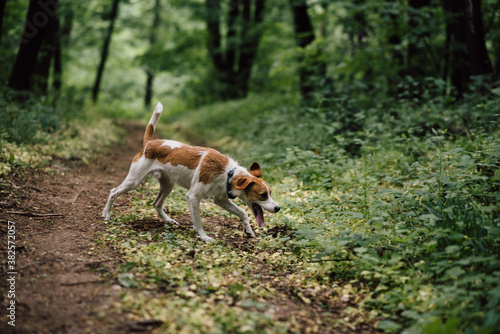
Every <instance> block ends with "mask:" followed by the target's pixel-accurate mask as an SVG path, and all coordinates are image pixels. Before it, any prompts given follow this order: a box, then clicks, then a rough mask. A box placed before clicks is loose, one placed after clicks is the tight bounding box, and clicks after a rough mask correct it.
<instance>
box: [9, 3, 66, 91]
mask: <svg viewBox="0 0 500 334" xmlns="http://www.w3.org/2000/svg"><path fill="white" fill-rule="evenodd" d="M58 7H59V4H58V2H57V0H47V1H41V0H30V3H29V7H28V13H27V14H26V23H25V26H24V31H23V35H22V38H21V43H20V46H19V51H18V53H17V56H16V61H15V63H14V67H13V68H12V72H11V75H10V78H9V82H8V86H9V87H10V88H12V89H15V90H24V91H33V89H34V84H33V77H34V74H35V72H38V73H39V74H40V75H43V76H45V78H44V79H45V80H46V79H47V77H48V72H47V71H45V69H44V70H43V71H40V70H39V69H40V66H44V67H46V66H47V64H45V63H47V59H48V66H49V67H50V59H51V58H50V57H47V58H44V57H42V58H43V59H42V63H44V64H40V62H39V61H38V57H39V53H40V50H41V47H42V43H43V42H44V41H45V45H46V47H47V49H50V48H51V45H50V44H51V43H53V42H54V38H55V29H57V26H58V25H57V12H58ZM52 46H53V44H52ZM35 64H38V67H37V66H36V65H35ZM37 68H38V70H37Z"/></svg>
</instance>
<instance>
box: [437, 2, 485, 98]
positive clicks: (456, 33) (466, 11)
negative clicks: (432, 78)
mask: <svg viewBox="0 0 500 334" xmlns="http://www.w3.org/2000/svg"><path fill="white" fill-rule="evenodd" d="M444 9H445V11H446V12H447V13H448V14H449V15H450V18H449V19H448V21H447V24H446V33H447V39H449V43H450V44H449V55H448V56H447V59H448V62H449V63H448V65H447V66H449V71H450V78H451V82H452V84H453V86H454V87H455V88H456V90H457V93H458V96H459V97H461V96H462V95H463V94H464V93H465V92H466V91H467V89H468V85H469V84H470V82H471V77H472V76H480V75H482V76H486V77H488V76H490V77H491V74H492V71H493V70H492V65H491V61H490V58H489V56H488V51H487V49H486V42H485V34H484V26H483V15H482V12H481V0H445V1H444Z"/></svg>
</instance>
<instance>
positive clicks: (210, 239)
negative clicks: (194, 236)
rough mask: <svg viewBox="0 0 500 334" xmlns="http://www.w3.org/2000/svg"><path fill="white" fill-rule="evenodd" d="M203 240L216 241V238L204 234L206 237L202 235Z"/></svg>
mask: <svg viewBox="0 0 500 334" xmlns="http://www.w3.org/2000/svg"><path fill="white" fill-rule="evenodd" d="M200 238H201V240H203V241H205V242H215V239H214V238H210V237H209V236H208V235H207V236H204V237H200Z"/></svg>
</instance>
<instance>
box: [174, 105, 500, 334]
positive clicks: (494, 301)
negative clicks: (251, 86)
mask: <svg viewBox="0 0 500 334" xmlns="http://www.w3.org/2000/svg"><path fill="white" fill-rule="evenodd" d="M277 101H278V100H277ZM499 106H500V103H498V98H497V97H489V98H483V97H477V96H473V97H470V98H469V99H468V100H466V101H465V102H462V103H461V104H457V105H455V104H450V101H448V100H446V99H441V98H438V99H434V100H432V99H431V100H426V101H425V102H424V101H423V100H422V101H414V100H411V99H406V98H404V99H402V100H401V101H381V102H380V103H378V104H376V105H372V106H368V107H367V106H366V105H365V102H363V101H354V100H348V99H340V98H338V99H336V100H334V101H330V102H329V103H326V104H324V105H323V106H321V107H318V108H310V107H309V108H304V107H293V106H287V107H284V106H281V107H280V106H277V107H275V106H274V105H273V102H272V101H267V102H266V104H265V105H263V104H262V103H259V102H258V101H256V100H254V98H249V99H247V100H246V101H240V102H232V103H227V104H220V105H216V106H214V107H206V108H205V109H204V115H206V116H202V117H201V120H199V119H197V118H198V115H202V114H196V117H192V115H189V116H190V118H189V119H187V118H177V120H178V121H179V120H181V122H182V124H188V125H186V128H191V129H194V131H198V129H200V128H203V126H202V125H201V124H200V123H203V122H205V121H206V119H205V118H203V117H208V118H209V119H216V120H217V121H216V122H217V125H215V124H213V125H212V126H211V127H212V129H213V130H210V131H208V132H202V135H204V136H206V137H205V138H209V139H210V140H211V142H214V143H218V142H219V143H221V142H222V143H224V144H226V143H228V142H232V143H234V142H235V141H236V142H237V143H238V145H224V148H225V149H229V150H230V151H231V152H232V153H233V155H234V156H236V157H238V158H240V157H241V158H243V159H246V160H248V159H252V160H254V159H255V160H259V161H264V164H263V165H264V171H266V170H269V172H267V173H268V175H266V178H269V176H271V180H272V181H271V183H273V190H274V191H275V193H276V195H275V197H276V199H277V201H278V202H280V205H281V206H282V208H283V214H281V212H280V215H278V216H277V217H276V218H273V219H274V221H275V222H276V224H279V225H284V226H287V227H288V228H289V229H291V230H292V231H293V232H292V236H291V237H282V238H279V239H277V240H276V241H275V243H276V245H280V246H279V247H285V248H287V249H291V250H292V251H293V253H294V254H295V256H297V258H299V259H302V260H305V261H312V262H315V263H317V264H318V266H316V267H313V266H310V268H309V271H310V275H312V277H314V279H315V280H317V281H318V282H322V283H326V284H334V285H339V286H344V285H345V284H346V283H345V282H346V280H347V281H348V282H349V283H350V284H351V285H353V286H356V287H357V289H360V291H364V292H363V293H362V301H361V304H360V305H361V307H362V308H363V309H365V310H367V311H368V310H370V312H375V314H376V316H377V317H380V318H381V319H382V320H381V321H380V322H379V329H381V330H384V331H387V332H407V333H411V332H425V333H438V332H449V333H452V332H464V333H473V332H482V333H493V332H494V331H495V330H496V328H498V326H500V320H499V319H500V295H499V291H500V285H499V284H498V282H500V280H499V277H500V257H499V255H498V254H500V218H499V216H500V214H499V213H500V206H499V204H498V203H500V198H499V191H498V190H499V189H500V171H499V166H500V159H499V156H500V145H499V139H498V138H500V132H499V130H498V115H499V114H500V113H499V111H500V110H499V108H500V107H499ZM267 108H272V111H273V112H270V110H268V109H267ZM237 110H238V111H241V113H242V119H243V122H244V123H239V121H238V120H237V119H232V118H230V117H228V116H223V117H222V118H220V119H218V118H217V115H219V116H221V115H230V114H231V113H234V112H236V111H237ZM214 116H215V117H214ZM224 118H228V119H229V121H228V122H226V123H224V122H222V119H224ZM241 129H244V130H241ZM226 136H227V137H229V138H231V139H227V140H226V141H224V138H225V137H226ZM221 140H222V141H221ZM248 155H250V157H248Z"/></svg>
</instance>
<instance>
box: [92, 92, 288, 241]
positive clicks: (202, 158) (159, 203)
mask: <svg viewBox="0 0 500 334" xmlns="http://www.w3.org/2000/svg"><path fill="white" fill-rule="evenodd" d="M162 111H163V106H162V104H161V103H159V102H158V105H157V106H156V108H155V110H154V112H153V116H151V120H150V121H149V124H148V126H147V128H146V132H145V133H144V139H143V146H142V150H141V152H139V153H138V154H137V155H136V156H135V157H134V159H133V161H132V165H131V166H130V171H129V173H128V175H127V177H126V178H125V180H124V181H123V183H122V184H121V185H120V186H118V187H117V188H114V189H112V190H111V193H110V195H109V199H108V203H107V204H106V207H105V208H104V210H103V213H102V215H103V217H104V219H105V220H109V219H110V217H111V207H112V206H113V202H114V200H115V199H116V198H117V197H118V196H119V195H121V194H123V193H126V192H128V191H130V190H132V189H135V188H137V187H138V186H139V185H140V184H141V183H142V181H143V180H144V178H145V177H146V176H147V175H148V174H153V175H154V176H155V177H156V178H157V179H158V181H159V182H160V192H159V194H158V196H157V197H156V199H155V201H154V202H153V206H154V207H155V209H156V211H157V212H158V215H159V216H160V218H162V219H163V220H164V221H165V222H166V223H174V224H177V222H176V221H175V220H173V219H172V218H170V217H169V216H167V215H166V214H165V212H164V211H163V201H164V200H165V198H166V197H167V196H168V195H169V194H170V192H171V191H172V188H173V187H174V185H176V184H179V185H180V186H182V187H184V188H186V189H188V192H187V194H186V197H187V199H188V202H189V208H190V211H191V218H192V220H193V229H194V230H195V231H196V232H197V233H198V235H199V236H200V238H201V239H202V240H204V241H214V239H212V238H210V237H209V236H208V235H207V234H206V233H205V231H204V230H203V228H202V226H201V222H202V221H201V216H200V201H201V199H203V198H208V197H211V198H213V199H214V202H215V204H217V205H219V206H220V207H222V208H223V209H225V210H226V211H228V212H230V213H232V214H235V215H236V216H238V217H239V218H240V219H241V220H242V222H243V226H244V228H245V233H246V234H247V235H248V236H249V237H254V236H255V234H254V232H253V231H252V228H251V227H250V223H249V220H248V215H247V213H246V212H245V211H244V210H243V209H241V208H240V207H238V206H237V205H236V204H234V203H233V201H231V199H235V198H236V197H239V198H240V199H241V200H242V201H243V202H245V203H246V204H247V205H248V207H249V208H250V209H251V210H252V212H253V214H254V216H255V220H256V221H257V223H258V224H259V226H260V227H262V226H264V213H263V210H262V209H265V210H267V211H269V212H273V213H275V212H278V211H279V210H280V207H279V206H278V205H277V204H276V202H275V201H274V200H273V199H272V197H271V189H270V188H269V186H268V185H267V183H266V182H264V180H262V172H261V169H260V166H259V165H258V164H257V163H255V162H254V163H253V164H252V165H251V166H250V171H247V170H246V169H245V168H243V167H241V166H239V165H238V164H237V163H236V161H234V160H233V159H231V158H230V157H228V156H227V155H224V154H221V153H219V152H218V151H216V150H214V149H211V148H205V147H195V146H189V145H185V144H183V143H180V142H177V141H173V140H160V139H157V140H153V139H152V137H153V134H154V132H155V129H156V124H157V123H158V120H159V119H160V116H161V113H162Z"/></svg>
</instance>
